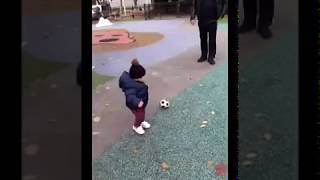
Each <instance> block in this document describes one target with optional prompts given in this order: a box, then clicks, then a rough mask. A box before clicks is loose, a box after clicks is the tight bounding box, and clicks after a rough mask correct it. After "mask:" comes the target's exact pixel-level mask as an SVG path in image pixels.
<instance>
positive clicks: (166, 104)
mask: <svg viewBox="0 0 320 180" xmlns="http://www.w3.org/2000/svg"><path fill="white" fill-rule="evenodd" d="M169 106H170V102H169V101H168V100H166V99H162V100H161V101H160V107H161V108H163V109H167V108H168V107H169Z"/></svg>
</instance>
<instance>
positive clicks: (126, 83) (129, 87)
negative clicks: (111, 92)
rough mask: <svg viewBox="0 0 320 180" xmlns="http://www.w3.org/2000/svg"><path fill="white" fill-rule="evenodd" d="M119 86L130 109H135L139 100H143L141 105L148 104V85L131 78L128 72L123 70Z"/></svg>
mask: <svg viewBox="0 0 320 180" xmlns="http://www.w3.org/2000/svg"><path fill="white" fill-rule="evenodd" d="M119 87H120V88H121V89H122V91H123V92H124V95H125V96H126V105H127V107H128V108H129V109H131V110H137V109H139V108H138V104H139V102H140V101H141V100H142V101H143V104H144V105H143V107H142V108H145V107H146V106H147V104H148V100H149V94H148V86H147V85H146V84H145V83H143V82H140V81H136V80H134V79H132V78H131V77H130V75H129V73H128V72H126V71H124V72H123V73H122V75H121V76H120V79H119Z"/></svg>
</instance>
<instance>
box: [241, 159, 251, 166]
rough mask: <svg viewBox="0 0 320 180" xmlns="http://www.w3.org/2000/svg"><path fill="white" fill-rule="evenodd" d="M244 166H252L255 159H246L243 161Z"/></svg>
mask: <svg viewBox="0 0 320 180" xmlns="http://www.w3.org/2000/svg"><path fill="white" fill-rule="evenodd" d="M241 165H242V166H245V167H249V166H252V165H253V161H251V160H245V161H243V162H242V163H241Z"/></svg>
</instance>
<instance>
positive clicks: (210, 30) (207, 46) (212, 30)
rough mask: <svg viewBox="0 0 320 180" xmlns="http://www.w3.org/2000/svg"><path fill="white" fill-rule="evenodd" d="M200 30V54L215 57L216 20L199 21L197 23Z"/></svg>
mask: <svg viewBox="0 0 320 180" xmlns="http://www.w3.org/2000/svg"><path fill="white" fill-rule="evenodd" d="M198 26H199V32H200V44H201V56H202V57H206V58H207V57H208V53H209V58H215V56H216V36H217V22H210V23H208V22H205V23H204V22H201V21H199V23H198Z"/></svg>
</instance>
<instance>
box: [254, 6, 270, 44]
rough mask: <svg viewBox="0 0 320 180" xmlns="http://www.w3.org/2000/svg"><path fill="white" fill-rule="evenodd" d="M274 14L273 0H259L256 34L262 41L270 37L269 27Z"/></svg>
mask: <svg viewBox="0 0 320 180" xmlns="http://www.w3.org/2000/svg"><path fill="white" fill-rule="evenodd" d="M273 12H274V0H260V13H259V21H258V22H259V24H258V29H257V32H258V33H259V34H260V35H261V37H262V38H264V39H269V38H271V37H272V32H271V30H270V29H269V26H270V25H271V24H272V19H273V14H274V13H273Z"/></svg>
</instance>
